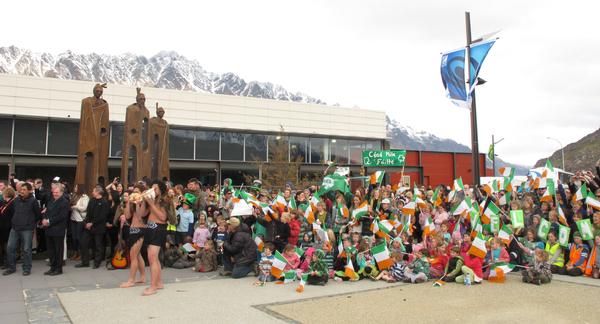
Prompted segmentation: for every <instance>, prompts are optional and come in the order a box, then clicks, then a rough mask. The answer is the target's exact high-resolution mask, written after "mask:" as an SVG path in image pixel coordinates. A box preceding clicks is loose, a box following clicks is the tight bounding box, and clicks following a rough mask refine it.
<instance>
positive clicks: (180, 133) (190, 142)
mask: <svg viewBox="0 0 600 324" xmlns="http://www.w3.org/2000/svg"><path fill="white" fill-rule="evenodd" d="M169 157H171V158H174V159H190V160H192V159H194V131H193V130H191V129H177V128H171V129H169Z"/></svg>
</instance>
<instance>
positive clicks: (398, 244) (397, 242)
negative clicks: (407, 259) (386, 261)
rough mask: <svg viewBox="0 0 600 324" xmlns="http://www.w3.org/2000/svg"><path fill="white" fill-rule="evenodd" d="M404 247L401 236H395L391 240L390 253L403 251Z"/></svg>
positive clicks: (404, 250)
mask: <svg viewBox="0 0 600 324" xmlns="http://www.w3.org/2000/svg"><path fill="white" fill-rule="evenodd" d="M405 252H406V249H405V247H404V244H402V237H396V238H394V239H393V240H392V245H391V246H390V253H392V254H393V253H400V254H402V253H405Z"/></svg>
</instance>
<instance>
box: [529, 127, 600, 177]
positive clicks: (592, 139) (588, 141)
mask: <svg viewBox="0 0 600 324" xmlns="http://www.w3.org/2000/svg"><path fill="white" fill-rule="evenodd" d="M564 151H565V169H566V171H569V172H575V171H578V170H594V167H595V165H596V163H597V162H598V160H600V128H599V129H597V130H596V131H595V132H593V133H591V134H588V135H586V136H585V137H583V138H582V139H580V140H579V141H577V142H575V143H571V144H569V145H567V146H565V147H564ZM549 158H550V161H551V162H552V164H553V165H554V166H557V167H561V166H562V157H561V152H560V149H559V150H557V151H556V152H554V153H552V155H550V157H549ZM547 159H548V157H545V158H542V159H540V160H539V161H537V163H536V164H535V166H536V167H539V166H543V165H544V164H545V163H546V160H547Z"/></svg>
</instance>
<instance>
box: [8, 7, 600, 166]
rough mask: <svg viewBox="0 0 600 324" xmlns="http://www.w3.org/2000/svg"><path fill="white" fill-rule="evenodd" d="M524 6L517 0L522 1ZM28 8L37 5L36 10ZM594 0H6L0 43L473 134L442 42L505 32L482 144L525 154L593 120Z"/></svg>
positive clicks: (532, 157)
mask: <svg viewBox="0 0 600 324" xmlns="http://www.w3.org/2000/svg"><path fill="white" fill-rule="evenodd" d="M523 3H525V4H523ZM33 7H35V8H36V9H35V10H33V9H32V8H33ZM599 7H600V6H599V5H598V4H597V3H596V2H591V1H589V2H587V1H586V2H576V3H573V4H571V3H569V4H567V3H565V2H562V1H526V2H524V1H516V0H508V1H466V0H462V1H442V0H440V1H413V2H408V1H392V0H389V1H348V0H346V1H342V0H335V1H316V0H313V1H300V0H298V1H280V0H279V1H278V0H265V1H243V0H240V1H202V2H200V1H197V2H190V1H181V0H172V1H169V2H164V1H144V2H141V1H139V2H134V1H113V0H105V1H101V2H87V1H59V2H56V1H54V2H52V1H40V2H27V1H11V2H9V3H6V4H3V9H4V12H9V13H12V14H8V15H4V16H3V19H2V20H0V29H1V30H4V31H6V30H10V31H11V32H10V33H3V34H2V44H0V45H2V46H6V45H13V44H14V45H17V46H21V47H25V48H31V49H33V50H36V51H50V52H54V53H58V52H62V51H65V50H68V49H71V50H74V51H77V52H84V53H87V52H100V53H110V54H118V53H123V52H131V53H138V54H144V55H153V54H155V53H156V52H158V51H160V50H174V51H177V52H179V53H180V54H183V55H185V56H187V57H189V58H195V59H197V60H198V61H199V62H200V63H201V64H202V65H203V66H204V67H205V68H206V69H207V70H211V71H215V72H227V71H232V72H235V73H238V74H240V75H241V76H242V77H244V78H246V79H254V80H263V81H270V82H274V83H279V84H282V85H283V86H285V87H286V88H289V89H291V90H298V91H303V92H306V93H308V94H310V95H312V96H315V97H319V98H322V99H325V100H326V101H327V102H328V103H336V102H339V103H341V104H342V105H346V106H354V105H358V106H361V107H364V108H377V109H384V110H386V111H387V112H388V114H389V115H390V116H392V117H393V118H396V119H397V120H398V121H399V122H400V123H401V124H405V125H410V126H411V127H413V128H415V129H422V130H427V131H429V132H432V133H434V134H436V135H438V136H443V137H449V138H453V139H455V140H458V141H460V142H462V143H464V144H467V145H469V143H470V131H469V114H468V112H467V111H466V110H461V109H458V108H455V107H454V106H453V105H452V104H450V102H449V101H448V100H446V99H445V98H444V93H443V89H442V85H441V80H440V77H439V59H440V55H439V53H440V52H442V51H446V50H451V49H454V48H458V47H460V46H463V45H464V42H465V36H464V11H465V10H470V11H471V15H472V26H473V34H474V36H478V35H481V34H484V33H488V32H491V31H495V30H498V29H502V32H501V34H500V37H501V38H500V40H499V41H498V42H497V44H496V45H495V46H494V48H493V49H492V51H491V52H490V55H489V56H488V58H487V60H486V62H485V64H484V66H483V69H482V72H481V76H483V77H484V78H485V79H486V80H488V81H489V82H488V83H487V84H486V85H485V86H482V87H480V88H478V91H477V101H478V121H479V140H480V150H481V151H483V152H485V151H487V146H488V145H489V142H490V140H491V134H495V135H496V137H497V138H501V137H504V138H505V141H504V142H503V143H501V144H500V145H499V146H498V148H497V152H498V154H500V156H501V157H502V158H503V159H504V160H507V161H511V162H515V163H522V164H533V163H534V162H535V161H536V160H537V159H538V158H541V157H544V156H547V155H549V154H550V153H551V152H553V151H554V150H556V149H557V146H558V144H556V143H555V142H553V141H549V140H547V139H546V137H547V136H552V137H555V138H558V139H560V140H561V141H562V142H563V144H565V145H566V144H567V143H569V142H573V141H576V140H577V139H579V138H581V137H583V136H584V135H586V134H588V133H590V132H592V131H594V130H595V129H597V128H598V127H600V117H599V116H600V114H599V113H598V111H599V108H600V107H599V105H600V100H598V99H600V93H598V91H597V85H598V84H600V82H599V81H600V64H599V63H598V62H599V61H598V59H597V58H598V57H599V56H600V46H599V45H598V44H600V42H599V41H600V35H598V33H597V31H598V30H600V28H599V27H600V20H598V19H597V17H596V15H597V12H598V9H599Z"/></svg>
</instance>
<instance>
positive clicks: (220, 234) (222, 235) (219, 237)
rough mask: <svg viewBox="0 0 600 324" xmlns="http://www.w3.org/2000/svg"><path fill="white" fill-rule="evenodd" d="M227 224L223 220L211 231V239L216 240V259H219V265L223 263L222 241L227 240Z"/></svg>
mask: <svg viewBox="0 0 600 324" xmlns="http://www.w3.org/2000/svg"><path fill="white" fill-rule="evenodd" d="M228 236H229V235H228V234H227V225H226V223H225V222H224V221H223V222H221V223H220V224H219V225H218V226H217V230H216V231H215V232H214V233H213V237H212V239H213V241H214V242H216V243H217V244H216V248H217V260H218V261H219V265H222V264H223V243H224V242H225V240H227V237H228Z"/></svg>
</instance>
